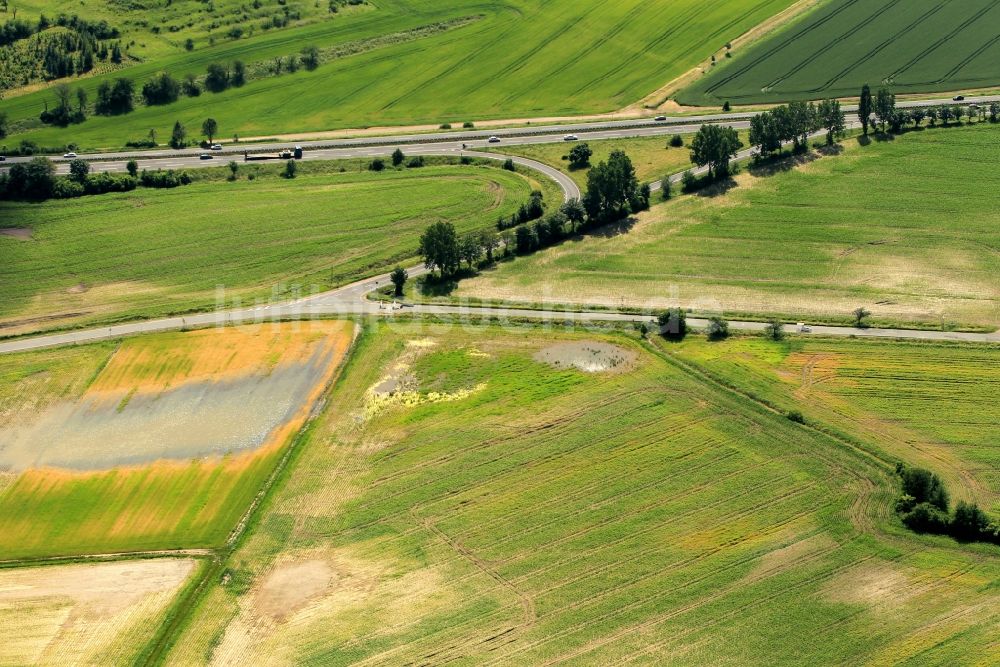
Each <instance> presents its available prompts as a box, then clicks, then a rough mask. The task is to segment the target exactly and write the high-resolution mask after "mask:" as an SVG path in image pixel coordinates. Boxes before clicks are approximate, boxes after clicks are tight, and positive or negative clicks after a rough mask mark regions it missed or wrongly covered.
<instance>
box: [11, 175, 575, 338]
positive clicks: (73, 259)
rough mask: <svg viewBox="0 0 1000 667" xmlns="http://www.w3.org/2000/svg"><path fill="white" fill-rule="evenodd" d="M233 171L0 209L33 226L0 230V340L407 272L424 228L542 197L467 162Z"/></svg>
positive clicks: (487, 218)
mask: <svg viewBox="0 0 1000 667" xmlns="http://www.w3.org/2000/svg"><path fill="white" fill-rule="evenodd" d="M243 169H244V171H242V172H241V174H240V178H239V180H237V181H235V182H225V181H221V180H212V181H206V182H196V183H194V184H192V185H189V186H183V187H179V188H175V189H172V190H152V189H146V188H140V189H137V190H134V191H132V192H128V193H115V194H107V195H95V196H89V197H83V198H81V199H75V200H53V201H48V202H44V203H41V204H38V203H27V202H2V203H0V216H2V217H3V219H4V220H5V221H6V222H5V223H3V224H4V225H5V226H6V225H8V224H14V225H16V226H17V227H18V228H20V229H27V230H30V238H29V239H25V238H17V237H14V236H5V235H3V234H0V254H2V255H3V257H4V262H3V263H2V266H0V283H2V284H3V285H4V290H5V292H4V298H3V300H2V301H0V326H2V327H3V328H2V329H0V331H3V332H4V333H7V334H12V333H26V332H31V331H37V330H40V329H44V328H51V327H65V326H72V325H79V324H81V323H87V322H90V323H93V322H94V321H97V320H103V321H107V320H113V319H122V318H127V317H136V316H145V317H148V316H155V315H163V314H166V313H171V312H174V313H176V312H183V311H186V310H191V309H202V310H205V309H210V308H212V307H213V306H214V305H216V300H217V296H216V294H217V288H218V287H219V286H222V287H223V288H224V290H225V299H226V300H227V303H231V300H232V299H234V298H238V299H242V300H243V303H244V304H246V303H248V302H252V301H253V300H255V299H260V300H266V299H271V298H276V299H281V300H286V299H288V298H291V297H294V296H296V295H302V296H304V295H306V294H309V293H312V292H314V291H319V290H324V289H329V288H331V287H334V286H337V285H342V284H344V283H348V282H352V281H353V280H356V279H358V278H361V277H364V276H366V275H372V274H374V273H378V272H379V271H383V270H388V269H391V268H392V266H393V264H395V263H399V262H402V263H415V262H416V254H417V247H418V245H419V239H420V234H421V233H422V232H423V230H424V228H425V227H427V226H428V225H429V224H431V223H432V222H436V221H438V220H443V221H446V222H451V223H453V224H454V225H455V227H456V229H457V230H458V231H459V232H460V233H465V232H469V231H472V230H477V229H484V228H487V227H490V226H492V225H493V224H494V223H495V221H496V219H497V217H498V216H500V215H510V214H511V213H512V212H514V211H516V210H517V208H518V207H519V206H521V205H522V204H523V203H524V202H526V201H527V200H528V197H529V194H530V192H531V190H532V189H536V188H538V189H545V190H547V191H548V192H550V193H551V192H552V190H553V188H551V187H550V186H549V185H548V184H545V185H542V184H539V183H538V182H537V181H535V180H533V179H531V178H530V177H529V176H521V175H519V174H514V173H511V172H507V171H504V170H501V169H499V168H490V167H477V166H461V167H460V166H457V165H455V166H447V165H438V166H427V167H423V168H420V169H408V170H402V171H396V170H387V171H385V172H381V173H375V172H370V171H368V170H367V169H365V168H362V171H356V169H357V167H356V166H353V168H352V170H351V171H347V172H345V173H339V172H337V171H336V170H335V169H334V168H333V167H327V168H326V169H324V170H322V171H317V172H316V173H308V172H307V171H306V170H305V169H304V170H303V172H304V173H301V174H300V175H299V176H297V177H296V178H295V179H292V180H289V179H284V178H279V177H277V176H276V175H274V174H270V175H266V176H262V177H260V178H257V179H255V180H253V181H250V180H247V176H248V174H250V173H253V172H252V171H248V170H247V168H246V167H245V166H244V167H243ZM550 197H555V198H557V199H556V203H558V202H559V201H561V200H559V199H558V194H557V193H556V194H550Z"/></svg>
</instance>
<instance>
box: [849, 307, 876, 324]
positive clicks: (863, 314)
mask: <svg viewBox="0 0 1000 667" xmlns="http://www.w3.org/2000/svg"><path fill="white" fill-rule="evenodd" d="M852 316H853V317H854V326H856V327H857V328H858V329H867V328H868V327H869V326H871V321H870V319H869V318H870V317H871V311H869V310H868V309H867V308H865V307H864V306H861V307H860V308H855V309H854V312H853V313H852Z"/></svg>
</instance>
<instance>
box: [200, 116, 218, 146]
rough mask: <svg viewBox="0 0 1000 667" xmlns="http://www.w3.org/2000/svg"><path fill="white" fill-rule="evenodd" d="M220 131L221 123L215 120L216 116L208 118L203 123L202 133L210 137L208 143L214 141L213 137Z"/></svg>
mask: <svg viewBox="0 0 1000 667" xmlns="http://www.w3.org/2000/svg"><path fill="white" fill-rule="evenodd" d="M218 131H219V124H218V123H217V122H215V119H214V118H206V119H205V121H204V122H203V123H202V124H201V133H202V134H203V135H205V136H206V137H208V143H212V139H213V138H214V137H215V134H216V132H218Z"/></svg>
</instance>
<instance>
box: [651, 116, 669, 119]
mask: <svg viewBox="0 0 1000 667" xmlns="http://www.w3.org/2000/svg"><path fill="white" fill-rule="evenodd" d="M666 119H667V117H666V116H657V117H656V118H654V119H653V120H666Z"/></svg>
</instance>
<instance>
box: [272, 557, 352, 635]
mask: <svg viewBox="0 0 1000 667" xmlns="http://www.w3.org/2000/svg"><path fill="white" fill-rule="evenodd" d="M333 580H334V571H333V569H332V568H331V567H330V565H329V564H328V563H327V562H326V561H322V560H307V561H303V562H301V563H286V564H283V565H279V566H278V567H276V568H275V569H274V570H272V571H271V574H269V575H268V577H267V579H265V580H264V583H263V585H262V586H261V587H260V589H259V590H258V591H257V597H256V600H255V606H256V607H257V610H258V611H259V612H260V613H262V614H265V615H267V616H270V617H271V618H273V619H275V620H276V621H282V620H284V619H285V618H287V617H288V616H290V615H292V614H294V613H295V612H297V611H298V610H300V609H302V608H303V607H305V606H306V604H308V603H309V601H310V600H313V599H315V598H317V597H319V596H321V595H323V594H324V593H326V591H327V589H328V588H329V587H330V584H331V583H332V582H333Z"/></svg>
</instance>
